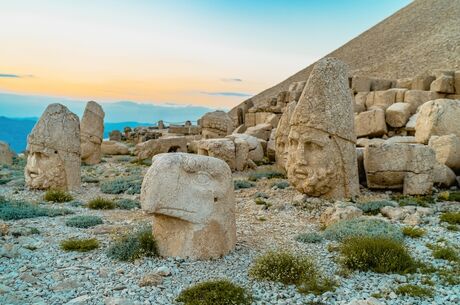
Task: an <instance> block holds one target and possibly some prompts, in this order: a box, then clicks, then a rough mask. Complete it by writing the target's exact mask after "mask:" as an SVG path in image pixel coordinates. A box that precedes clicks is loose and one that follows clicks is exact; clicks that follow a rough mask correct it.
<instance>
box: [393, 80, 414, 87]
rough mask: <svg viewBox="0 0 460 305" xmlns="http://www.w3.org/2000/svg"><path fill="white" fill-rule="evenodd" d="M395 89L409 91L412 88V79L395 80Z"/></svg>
mask: <svg viewBox="0 0 460 305" xmlns="http://www.w3.org/2000/svg"><path fill="white" fill-rule="evenodd" d="M395 88H404V89H411V88H412V78H401V79H397V80H396V83H395Z"/></svg>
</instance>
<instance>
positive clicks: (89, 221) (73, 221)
mask: <svg viewBox="0 0 460 305" xmlns="http://www.w3.org/2000/svg"><path fill="white" fill-rule="evenodd" d="M102 223H103V222H102V218H101V217H99V216H90V215H80V216H75V217H72V218H70V219H68V220H67V221H66V222H65V224H66V226H68V227H75V228H84V229H86V228H90V227H94V226H97V225H100V224H102Z"/></svg>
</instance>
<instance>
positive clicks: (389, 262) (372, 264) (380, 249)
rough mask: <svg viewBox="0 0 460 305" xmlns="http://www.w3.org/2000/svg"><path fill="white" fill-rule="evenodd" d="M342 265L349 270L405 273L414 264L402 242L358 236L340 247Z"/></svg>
mask: <svg viewBox="0 0 460 305" xmlns="http://www.w3.org/2000/svg"><path fill="white" fill-rule="evenodd" d="M340 253H341V255H342V263H343V265H344V266H345V267H347V268H349V269H351V270H362V271H369V270H370V271H374V272H378V273H389V272H396V273H405V272H410V271H413V270H414V269H415V268H416V264H415V262H414V260H413V259H412V257H411V256H410V255H409V252H408V250H407V248H406V247H405V246H404V245H403V244H402V242H400V241H397V240H393V239H390V238H386V237H368V236H358V237H350V238H347V239H345V240H344V241H343V242H342V244H341V246H340Z"/></svg>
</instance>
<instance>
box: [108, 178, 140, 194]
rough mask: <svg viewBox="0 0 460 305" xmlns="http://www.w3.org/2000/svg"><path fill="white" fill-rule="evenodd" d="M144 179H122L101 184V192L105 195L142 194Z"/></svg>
mask: <svg viewBox="0 0 460 305" xmlns="http://www.w3.org/2000/svg"><path fill="white" fill-rule="evenodd" d="M141 186H142V178H139V177H133V176H131V177H120V178H116V179H113V180H109V181H104V182H102V183H101V192H103V193H105V194H122V193H126V194H129V195H133V194H140V193H141Z"/></svg>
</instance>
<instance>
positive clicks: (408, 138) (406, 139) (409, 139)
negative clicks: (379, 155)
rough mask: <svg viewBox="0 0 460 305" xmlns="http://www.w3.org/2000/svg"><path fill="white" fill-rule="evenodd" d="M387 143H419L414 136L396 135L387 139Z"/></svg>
mask: <svg viewBox="0 0 460 305" xmlns="http://www.w3.org/2000/svg"><path fill="white" fill-rule="evenodd" d="M385 142H386V143H406V144H417V140H416V139H415V137H414V136H394V137H391V138H389V139H388V140H386V141H385Z"/></svg>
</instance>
